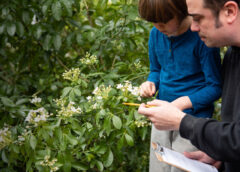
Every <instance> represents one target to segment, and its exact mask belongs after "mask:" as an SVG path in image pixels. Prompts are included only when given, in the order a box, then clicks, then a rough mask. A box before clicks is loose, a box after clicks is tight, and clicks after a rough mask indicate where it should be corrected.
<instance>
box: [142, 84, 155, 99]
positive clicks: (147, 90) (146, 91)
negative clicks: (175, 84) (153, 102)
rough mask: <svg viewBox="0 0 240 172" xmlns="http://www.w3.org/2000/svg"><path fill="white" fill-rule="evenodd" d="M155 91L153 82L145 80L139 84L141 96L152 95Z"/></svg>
mask: <svg viewBox="0 0 240 172" xmlns="http://www.w3.org/2000/svg"><path fill="white" fill-rule="evenodd" d="M155 92H156V87H155V84H154V83H153V82H150V81H146V82H144V83H142V85H141V86H140V96H141V97H152V96H153V95H154V94H155Z"/></svg>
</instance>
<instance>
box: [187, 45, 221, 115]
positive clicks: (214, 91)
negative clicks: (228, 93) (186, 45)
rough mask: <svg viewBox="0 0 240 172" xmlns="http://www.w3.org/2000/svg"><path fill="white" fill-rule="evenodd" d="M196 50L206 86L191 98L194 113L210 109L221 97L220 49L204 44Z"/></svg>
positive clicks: (190, 96)
mask: <svg viewBox="0 0 240 172" xmlns="http://www.w3.org/2000/svg"><path fill="white" fill-rule="evenodd" d="M200 45H201V46H199V49H198V50H196V52H195V53H196V56H197V57H199V59H200V64H201V69H202V72H203V75H204V78H205V85H204V86H203V87H202V88H201V89H199V91H197V92H195V93H194V94H192V95H189V98H190V100H191V102H192V105H193V109H194V111H197V110H199V109H203V108H206V107H209V105H211V104H212V103H213V102H214V101H215V100H217V99H218V98H219V97H220V95H221V73H220V68H221V59H220V53H219V49H218V48H208V47H207V46H206V45H205V44H204V43H203V42H201V43H200Z"/></svg>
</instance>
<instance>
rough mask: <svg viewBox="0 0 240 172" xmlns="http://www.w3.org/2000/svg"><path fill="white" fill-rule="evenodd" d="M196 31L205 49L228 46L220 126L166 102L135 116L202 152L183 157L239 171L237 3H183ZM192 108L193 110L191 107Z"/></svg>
mask: <svg viewBox="0 0 240 172" xmlns="http://www.w3.org/2000/svg"><path fill="white" fill-rule="evenodd" d="M186 2H187V5H188V12H189V15H190V16H192V18H193V21H192V25H191V29H192V30H193V31H197V32H198V33H199V35H200V37H201V39H202V40H203V41H204V42H205V43H206V45H207V46H209V47H213V46H218V47H220V46H225V45H230V46H232V47H230V48H229V50H228V52H227V53H226V55H225V58H224V62H223V93H222V110H221V117H222V122H219V121H216V120H213V119H203V118H195V117H193V116H191V115H188V114H185V113H183V112H182V111H180V110H179V109H177V108H176V107H175V106H174V105H172V104H171V103H168V102H164V101H159V100H154V101H152V102H149V103H148V104H151V105H157V106H158V107H153V108H145V106H144V105H141V106H140V108H139V113H141V114H144V115H145V116H147V117H148V118H149V119H150V120H151V121H152V123H153V124H154V125H155V127H156V128H157V129H159V130H180V134H181V136H182V137H184V138H186V139H189V140H191V142H192V143H193V144H194V145H195V146H196V147H197V148H199V149H200V150H202V151H203V152H205V153H207V154H205V153H203V152H200V151H199V152H193V153H186V154H185V155H186V156H188V157H189V158H193V159H197V160H200V161H203V162H205V163H209V164H212V165H215V166H218V165H219V162H217V161H216V160H218V161H223V162H224V166H225V172H236V171H240V9H239V4H240V2H239V0H186ZM193 108H194V107H193Z"/></svg>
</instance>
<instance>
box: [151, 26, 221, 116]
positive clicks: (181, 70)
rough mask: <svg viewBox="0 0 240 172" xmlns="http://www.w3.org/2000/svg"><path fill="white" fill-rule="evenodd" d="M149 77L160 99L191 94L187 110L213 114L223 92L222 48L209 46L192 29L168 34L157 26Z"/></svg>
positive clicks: (190, 112) (193, 112)
mask: <svg viewBox="0 0 240 172" xmlns="http://www.w3.org/2000/svg"><path fill="white" fill-rule="evenodd" d="M149 58H150V74H149V76H148V81H152V82H154V83H155V86H156V88H157V89H158V90H159V93H158V97H157V98H158V99H161V100H166V101H169V102H171V101H173V100H175V99H177V98H178V97H181V96H189V98H190V100H191V102H192V105H193V108H192V109H187V110H185V112H187V113H188V114H192V115H194V116H197V117H211V116H212V113H213V102H214V101H215V100H217V99H218V98H219V97H220V95H221V75H220V67H221V59H220V55H219V49H217V48H208V47H207V46H206V45H205V44H204V43H203V42H202V41H201V39H200V37H199V36H198V33H196V32H192V31H191V30H190V29H189V30H188V31H187V32H185V33H183V34H182V35H180V36H176V37H167V36H166V35H164V34H163V33H161V32H160V31H158V30H157V29H156V28H155V27H154V28H153V29H152V31H151V33H150V38H149Z"/></svg>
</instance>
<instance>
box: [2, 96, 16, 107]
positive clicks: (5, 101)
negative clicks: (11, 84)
mask: <svg viewBox="0 0 240 172" xmlns="http://www.w3.org/2000/svg"><path fill="white" fill-rule="evenodd" d="M1 100H2V103H3V105H5V106H7V107H15V104H14V103H13V101H12V100H11V99H9V98H7V97H1Z"/></svg>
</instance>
